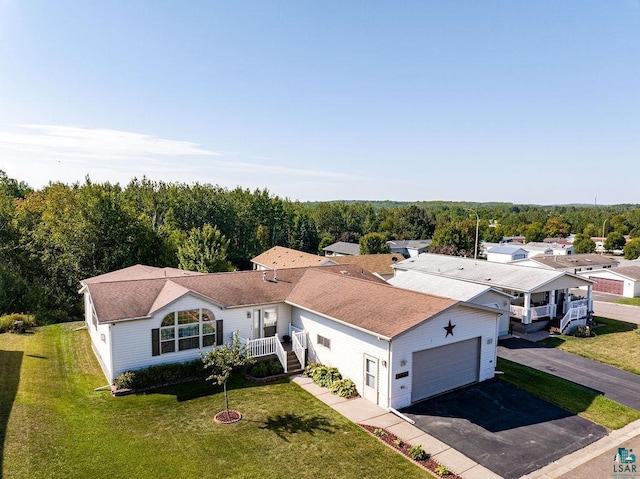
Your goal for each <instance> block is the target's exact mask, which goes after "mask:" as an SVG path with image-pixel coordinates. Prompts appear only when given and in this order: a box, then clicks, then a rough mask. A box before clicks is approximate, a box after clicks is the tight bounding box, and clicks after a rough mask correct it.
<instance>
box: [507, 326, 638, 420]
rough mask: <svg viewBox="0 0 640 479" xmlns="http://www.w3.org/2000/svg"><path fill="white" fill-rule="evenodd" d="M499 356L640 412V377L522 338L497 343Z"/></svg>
mask: <svg viewBox="0 0 640 479" xmlns="http://www.w3.org/2000/svg"><path fill="white" fill-rule="evenodd" d="M498 356H500V357H501V358H504V359H508V360H509V361H513V362H515V363H520V364H524V365H525V366H529V367H530V368H534V369H538V370H540V371H544V372H545V373H549V374H553V375H554V376H558V377H561V378H563V379H566V380H568V381H572V382H574V383H577V384H581V385H583V386H586V387H588V388H591V389H593V390H595V391H598V392H600V393H602V394H603V395H604V396H605V397H608V398H609V399H612V400H613V401H616V402H619V403H620V404H625V405H627V406H629V407H632V408H634V409H637V410H640V376H638V375H637V374H633V373H629V372H627V371H623V370H621V369H617V368H614V367H612V366H607V365H606V364H602V363H599V362H596V361H593V360H591V359H587V358H583V357H581V356H577V355H575V354H571V353H567V352H565V351H561V350H559V349H554V348H548V347H545V346H542V345H540V344H536V343H533V342H531V341H527V340H525V339H520V338H509V339H505V340H502V341H500V343H499V344H498Z"/></svg>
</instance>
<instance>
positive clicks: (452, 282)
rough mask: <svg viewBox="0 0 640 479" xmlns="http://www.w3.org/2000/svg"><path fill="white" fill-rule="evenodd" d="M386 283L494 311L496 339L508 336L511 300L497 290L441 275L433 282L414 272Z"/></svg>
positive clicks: (507, 295)
mask: <svg viewBox="0 0 640 479" xmlns="http://www.w3.org/2000/svg"><path fill="white" fill-rule="evenodd" d="M387 282H388V283H389V284H391V285H393V286H396V287H398V288H405V289H411V290H413V291H419V292H421V293H427V294H433V295H435V296H443V297H445V298H451V299H456V300H458V301H466V302H467V303H474V304H480V305H483V306H488V307H491V308H496V310H498V311H499V315H498V336H505V335H507V334H508V333H509V317H510V312H511V300H512V299H515V298H514V297H513V296H511V295H510V294H508V293H505V292H503V291H501V290H499V289H496V288H493V287H491V286H486V285H484V284H478V283H470V282H468V281H462V280H459V279H453V278H447V277H444V276H439V277H438V278H437V280H434V278H432V277H431V276H429V275H426V274H422V273H419V272H417V271H405V272H404V273H403V274H400V275H398V276H394V277H393V278H391V279H389V280H387Z"/></svg>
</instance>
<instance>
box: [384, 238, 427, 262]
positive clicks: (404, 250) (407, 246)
mask: <svg viewBox="0 0 640 479" xmlns="http://www.w3.org/2000/svg"><path fill="white" fill-rule="evenodd" d="M387 246H389V251H390V252H391V253H400V254H401V255H403V256H405V257H407V258H409V257H411V256H418V255H419V254H420V253H426V252H427V250H428V249H429V246H431V240H430V239H422V240H391V241H387Z"/></svg>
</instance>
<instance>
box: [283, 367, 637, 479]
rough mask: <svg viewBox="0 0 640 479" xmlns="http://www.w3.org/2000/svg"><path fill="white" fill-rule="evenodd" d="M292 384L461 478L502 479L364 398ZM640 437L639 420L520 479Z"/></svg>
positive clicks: (563, 468) (564, 467)
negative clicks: (416, 447)
mask: <svg viewBox="0 0 640 479" xmlns="http://www.w3.org/2000/svg"><path fill="white" fill-rule="evenodd" d="M292 381H293V382H294V383H296V384H298V385H299V386H300V387H302V388H303V389H305V390H306V391H308V392H309V393H311V394H313V395H314V396H315V397H317V398H318V399H320V400H321V401H322V402H324V403H325V404H327V405H329V406H331V407H332V408H333V409H335V410H336V411H338V412H339V413H340V414H342V415H343V416H345V417H346V418H348V419H349V420H351V421H353V422H354V423H362V424H367V425H370V426H375V427H380V428H384V429H387V430H388V431H389V432H391V433H393V434H395V435H396V436H398V437H399V438H401V439H402V440H403V441H405V442H407V443H409V444H412V445H415V444H420V445H421V446H422V447H423V448H424V450H425V451H426V452H427V453H428V454H431V457H433V459H434V460H436V461H438V462H439V463H440V464H442V465H443V466H445V467H446V468H447V469H449V470H451V471H454V472H455V473H456V474H458V475H459V476H461V477H463V478H464V479H485V478H486V479H501V476H499V475H497V474H496V473H494V472H492V471H490V470H489V469H487V468H486V467H484V466H482V465H480V464H478V463H476V462H475V461H473V460H472V459H470V458H468V457H467V456H465V455H464V454H462V453H460V452H458V451H456V450H455V449H453V448H452V447H451V446H449V445H447V444H445V443H443V442H442V441H440V440H438V439H436V438H435V437H433V436H430V435H429V434H426V433H425V432H424V431H422V430H421V429H419V428H417V427H416V426H413V425H412V424H410V423H409V422H407V421H405V420H404V419H402V418H400V417H399V416H396V415H395V414H393V413H391V412H389V411H387V410H385V409H383V408H381V407H379V406H376V405H375V404H373V403H371V402H370V401H368V400H366V399H364V398H361V397H360V398H357V399H345V398H341V397H339V396H336V395H334V394H331V393H330V392H329V390H328V389H326V388H323V387H320V386H318V385H317V384H315V383H314V382H313V380H312V379H311V378H307V377H305V376H295V377H293V378H292ZM639 435H640V420H638V421H635V422H632V423H631V424H628V425H626V426H625V427H623V428H621V429H618V430H616V431H611V432H610V433H609V434H608V435H607V436H605V437H603V438H602V439H600V440H598V441H596V442H594V443H592V444H590V445H588V446H586V447H584V448H582V449H580V450H578V451H576V452H574V453H572V454H569V455H567V456H564V457H563V458H561V459H558V460H557V461H555V462H552V463H550V464H548V465H546V466H545V467H543V468H541V469H538V470H537V471H534V472H532V473H530V474H527V475H526V476H523V479H551V478H555V477H558V476H560V475H562V474H565V473H567V472H569V471H571V470H573V469H574V468H577V467H578V466H581V465H582V464H585V463H586V462H588V461H590V460H592V459H594V458H597V457H598V456H600V455H602V454H604V453H606V452H607V451H609V450H610V449H611V448H614V447H617V446H618V445H620V444H622V443H624V442H625V441H628V440H630V439H633V438H635V437H637V436H639Z"/></svg>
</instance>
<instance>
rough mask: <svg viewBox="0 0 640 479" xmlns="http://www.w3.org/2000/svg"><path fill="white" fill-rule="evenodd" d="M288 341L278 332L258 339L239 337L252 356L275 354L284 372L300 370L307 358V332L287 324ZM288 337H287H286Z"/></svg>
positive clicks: (259, 356)
mask: <svg viewBox="0 0 640 479" xmlns="http://www.w3.org/2000/svg"><path fill="white" fill-rule="evenodd" d="M289 338H291V339H290V340H288V341H283V340H282V339H281V338H280V337H279V336H278V333H275V334H274V335H273V336H269V337H266V338H258V339H248V338H240V341H241V342H242V343H243V344H244V345H245V346H246V347H247V349H248V351H249V355H250V356H251V357H253V358H262V357H266V356H275V357H277V358H278V361H280V364H281V365H282V368H283V369H284V372H285V374H286V373H290V372H294V371H301V370H303V369H304V368H305V366H306V360H307V333H306V331H304V330H302V329H299V328H296V327H295V326H293V325H292V324H289ZM287 339H288V338H287Z"/></svg>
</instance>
